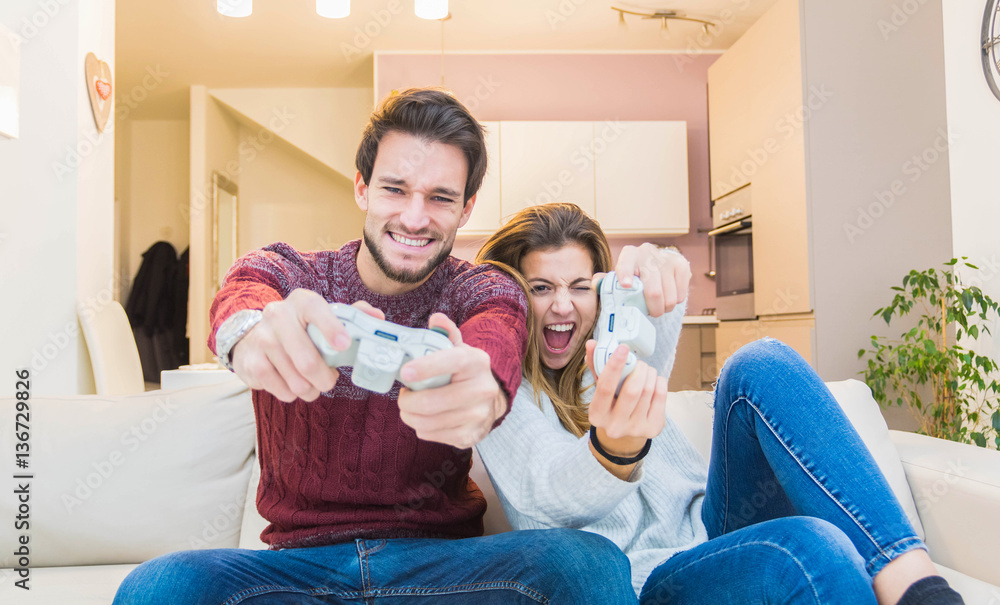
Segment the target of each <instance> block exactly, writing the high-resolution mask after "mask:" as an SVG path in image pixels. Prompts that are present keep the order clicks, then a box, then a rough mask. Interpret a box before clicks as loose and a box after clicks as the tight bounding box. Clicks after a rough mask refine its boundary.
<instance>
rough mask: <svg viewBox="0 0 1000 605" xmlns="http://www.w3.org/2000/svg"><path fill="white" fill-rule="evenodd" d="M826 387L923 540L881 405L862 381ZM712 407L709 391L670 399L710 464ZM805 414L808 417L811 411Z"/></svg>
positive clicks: (673, 395) (670, 405)
mask: <svg viewBox="0 0 1000 605" xmlns="http://www.w3.org/2000/svg"><path fill="white" fill-rule="evenodd" d="M826 386H827V387H829V388H830V391H831V392H832V393H833V396H834V398H835V399H836V400H837V403H839V404H840V407H841V408H842V409H843V410H844V414H846V415H847V418H848V420H850V421H851V424H853V425H854V428H855V430H857V431H858V434H859V435H860V436H861V440H862V441H864V443H865V445H866V446H868V451H869V452H871V454H872V457H873V458H874V459H875V462H876V463H877V464H878V466H879V469H880V470H881V471H882V474H883V475H885V478H886V479H887V480H888V482H889V486H890V487H891V488H892V491H893V493H894V494H895V495H896V499H897V500H899V503H900V504H901V505H902V507H903V510H904V511H906V516H907V517H908V518H909V519H910V523H911V524H912V525H913V527H914V529H915V530H916V532H917V535H919V536H920V538H921V539H923V537H924V528H923V525H922V524H921V522H920V516H919V515H918V514H917V506H916V504H915V503H914V501H913V495H912V494H911V493H910V487H909V484H908V483H907V482H906V474H905V473H904V471H903V465H902V463H901V462H900V460H899V453H898V452H897V451H896V447H895V446H894V445H893V443H892V440H891V439H890V438H889V428H888V427H887V426H886V424H885V419H884V418H883V417H882V413H881V411H879V407H878V403H877V402H876V401H875V398H874V397H872V392H871V389H870V388H868V385H866V384H865V383H863V382H860V381H858V380H842V381H839V382H828V383H826ZM712 406H713V402H712V393H711V392H709V391H681V392H677V393H670V395H669V396H668V397H667V414H668V415H669V416H670V418H671V419H672V420H673V421H674V422H675V423H676V424H677V426H678V427H679V428H680V429H681V431H683V432H684V435H685V436H687V438H688V440H690V441H691V443H692V444H693V445H694V446H695V448H696V449H697V450H698V452H699V453H701V455H702V457H703V458H705V460H706V461H707V460H708V459H709V456H710V452H711V447H712V422H713V409H712ZM803 411H804V412H805V413H808V410H803Z"/></svg>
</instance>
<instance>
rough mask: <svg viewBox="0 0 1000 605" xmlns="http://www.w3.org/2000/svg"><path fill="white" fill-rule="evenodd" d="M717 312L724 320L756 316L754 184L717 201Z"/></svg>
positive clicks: (714, 214) (714, 231)
mask: <svg viewBox="0 0 1000 605" xmlns="http://www.w3.org/2000/svg"><path fill="white" fill-rule="evenodd" d="M712 227H713V228H712V230H711V231H709V232H708V236H709V238H711V240H712V248H713V251H714V255H715V315H716V317H718V318H719V320H720V321H725V320H733V319H756V317H757V314H756V313H755V312H754V302H753V206H752V204H751V200H750V185H746V186H744V187H742V188H740V189H737V190H736V191H733V192H732V193H730V194H728V195H725V196H723V197H721V198H719V199H717V200H716V201H715V205H714V206H713V208H712Z"/></svg>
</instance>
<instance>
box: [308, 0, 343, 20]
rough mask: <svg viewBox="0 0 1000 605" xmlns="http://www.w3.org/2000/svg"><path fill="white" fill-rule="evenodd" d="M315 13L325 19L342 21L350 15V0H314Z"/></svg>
mask: <svg viewBox="0 0 1000 605" xmlns="http://www.w3.org/2000/svg"><path fill="white" fill-rule="evenodd" d="M316 13H317V14H319V16H320V17H326V18H327V19H343V18H344V17H348V16H350V14H351V0H316Z"/></svg>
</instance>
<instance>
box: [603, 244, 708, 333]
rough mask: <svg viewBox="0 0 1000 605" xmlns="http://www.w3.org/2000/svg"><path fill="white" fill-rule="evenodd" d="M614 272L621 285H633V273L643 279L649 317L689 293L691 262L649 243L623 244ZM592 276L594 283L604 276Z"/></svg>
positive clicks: (671, 308)
mask: <svg viewBox="0 0 1000 605" xmlns="http://www.w3.org/2000/svg"><path fill="white" fill-rule="evenodd" d="M615 274H616V275H617V276H618V281H619V282H621V284H622V285H623V286H625V287H626V288H627V287H630V286H631V285H632V276H633V275H638V276H639V277H640V278H641V279H642V287H643V292H644V295H645V298H646V307H647V308H648V309H649V314H650V316H652V317H659V316H660V315H663V314H664V313H669V312H671V311H673V310H674V307H675V306H677V303H679V302H681V301H683V300H684V299H686V298H687V296H688V285H689V284H690V283H691V263H689V262H688V260H687V259H686V258H684V257H683V256H681V255H680V254H677V253H674V252H667V251H665V250H660V249H659V248H657V247H656V246H655V245H653V244H650V243H648V242H647V243H645V244H642V245H641V246H639V247H636V246H625V247H624V248H622V251H621V254H619V255H618V262H617V263H616V264H615ZM603 276H604V274H602V273H599V274H597V275H595V276H594V278H595V280H594V283H595V284H596V283H597V280H598V279H600V278H601V277H603Z"/></svg>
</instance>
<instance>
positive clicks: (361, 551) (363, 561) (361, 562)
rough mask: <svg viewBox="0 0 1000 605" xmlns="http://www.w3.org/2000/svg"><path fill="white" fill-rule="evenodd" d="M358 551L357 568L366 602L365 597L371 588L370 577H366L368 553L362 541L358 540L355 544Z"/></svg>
mask: <svg viewBox="0 0 1000 605" xmlns="http://www.w3.org/2000/svg"><path fill="white" fill-rule="evenodd" d="M356 544H357V549H358V567H359V569H360V572H361V593H362V594H363V595H365V597H366V599H365V601H366V602H367V596H368V594H369V590H370V588H371V577H370V576H369V575H368V552H367V551H366V550H365V543H364V540H358V541H357V542H356Z"/></svg>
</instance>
